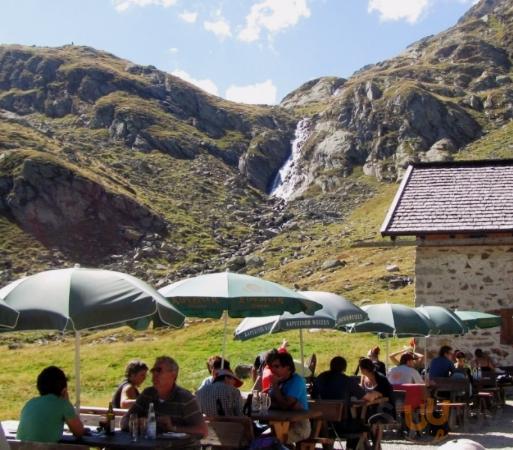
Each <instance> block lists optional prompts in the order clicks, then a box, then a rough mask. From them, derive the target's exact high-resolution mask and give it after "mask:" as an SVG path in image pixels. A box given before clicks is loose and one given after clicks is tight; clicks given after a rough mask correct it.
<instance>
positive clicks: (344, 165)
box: [282, 0, 513, 196]
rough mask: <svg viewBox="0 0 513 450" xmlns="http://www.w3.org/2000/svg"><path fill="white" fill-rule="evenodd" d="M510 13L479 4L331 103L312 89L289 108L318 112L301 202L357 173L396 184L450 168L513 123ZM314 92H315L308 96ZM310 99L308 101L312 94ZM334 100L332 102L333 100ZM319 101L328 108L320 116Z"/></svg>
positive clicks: (357, 78)
mask: <svg viewBox="0 0 513 450" xmlns="http://www.w3.org/2000/svg"><path fill="white" fill-rule="evenodd" d="M512 31H513V6H512V5H511V2H509V1H505V0H486V1H485V0H482V1H481V2H479V3H478V4H476V5H475V6H474V7H473V8H472V9H471V10H470V11H469V12H468V13H467V14H465V15H464V16H463V17H462V19H461V20H460V21H459V22H458V24H456V25H455V26H454V27H452V28H451V29H449V30H447V31H446V32H444V33H441V34H439V35H437V36H430V37H427V38H425V39H422V40H420V41H419V42H416V43H414V44H412V45H410V46H409V47H408V49H407V50H406V51H405V52H404V53H402V54H401V55H399V56H397V57H395V58H393V59H390V60H387V61H383V62H381V63H378V64H375V65H372V66H368V67H365V68H363V69H361V70H360V71H358V72H356V73H355V74H354V75H353V76H352V77H350V78H349V79H348V80H346V81H344V82H342V81H341V82H340V83H338V87H337V89H336V90H332V91H331V94H330V95H329V96H326V89H325V90H324V92H323V94H320V95H317V96H315V95H314V94H315V87H316V86H317V85H318V84H319V81H318V80H314V81H313V82H312V83H311V84H310V85H311V86H309V85H308V84H306V85H304V87H301V88H300V89H299V90H298V91H299V92H304V94H303V95H298V94H297V92H295V93H293V94H292V95H289V96H287V97H285V99H284V100H283V102H282V106H284V107H286V108H287V109H289V110H291V109H292V110H293V109H294V108H296V109H297V110H298V112H299V113H301V112H302V111H303V110H304V106H305V99H306V100H307V101H308V102H310V104H312V105H315V106H316V108H317V110H319V111H318V112H317V114H315V115H314V116H313V118H312V123H311V133H310V136H309V139H308V141H307V142H306V143H305V144H304V145H303V150H302V153H303V157H302V161H301V163H300V166H299V167H297V169H296V170H298V171H299V172H301V173H303V174H307V176H304V177H302V179H301V180H299V182H298V184H297V185H296V186H295V187H294V191H295V196H299V195H301V194H302V193H303V192H305V191H307V190H308V188H309V187H311V186H312V185H313V184H318V185H320V186H321V187H327V186H333V185H334V184H335V186H336V183H333V180H331V182H327V180H328V179H331V178H333V177H335V178H339V179H340V178H342V177H344V176H345V175H347V173H349V172H350V171H351V169H352V168H353V167H355V166H361V165H363V166H364V171H365V173H366V174H368V175H372V176H376V177H378V178H379V179H384V180H393V181H395V180H397V179H398V178H399V177H400V176H401V173H402V170H403V169H404V168H405V167H406V166H407V165H408V163H410V162H412V161H421V160H428V161H431V160H441V159H450V158H452V157H453V155H454V154H455V153H457V152H459V151H460V150H462V149H463V148H464V147H465V145H467V144H469V143H470V142H473V141H475V140H476V139H478V138H479V137H480V136H482V135H483V133H485V132H487V131H488V130H490V129H493V128H495V127H498V126H501V125H503V124H504V123H506V122H507V121H509V120H510V119H511V118H512V117H513V85H512V73H511V66H512V57H513V43H512V38H511V35H512V34H511V32H512ZM308 87H310V89H308ZM305 91H306V92H305ZM327 97H328V98H327ZM319 102H320V103H324V106H323V108H322V109H320V108H319Z"/></svg>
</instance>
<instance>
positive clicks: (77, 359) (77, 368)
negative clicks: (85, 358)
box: [75, 331, 80, 414]
mask: <svg viewBox="0 0 513 450" xmlns="http://www.w3.org/2000/svg"><path fill="white" fill-rule="evenodd" d="M75 409H76V411H77V414H80V331H75Z"/></svg>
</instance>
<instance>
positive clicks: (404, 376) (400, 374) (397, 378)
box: [387, 364, 424, 384]
mask: <svg viewBox="0 0 513 450" xmlns="http://www.w3.org/2000/svg"><path fill="white" fill-rule="evenodd" d="M387 378H388V381H390V384H410V383H415V384H423V383H424V380H423V379H422V377H421V376H420V373H419V372H417V371H416V370H415V369H414V368H413V367H409V366H407V365H406V364H401V365H400V366H397V367H394V368H393V369H390V370H389V371H388V376H387Z"/></svg>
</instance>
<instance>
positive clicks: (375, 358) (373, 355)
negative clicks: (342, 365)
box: [367, 347, 387, 375]
mask: <svg viewBox="0 0 513 450" xmlns="http://www.w3.org/2000/svg"><path fill="white" fill-rule="evenodd" d="M380 352H381V349H380V348H379V347H374V348H371V349H370V350H369V351H368V352H367V358H369V359H370V360H371V361H372V363H373V364H374V366H375V367H376V370H377V371H378V372H379V373H381V374H383V375H386V373H387V369H386V366H385V363H384V362H383V361H380V360H379V354H380Z"/></svg>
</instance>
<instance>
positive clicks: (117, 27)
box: [0, 0, 476, 104]
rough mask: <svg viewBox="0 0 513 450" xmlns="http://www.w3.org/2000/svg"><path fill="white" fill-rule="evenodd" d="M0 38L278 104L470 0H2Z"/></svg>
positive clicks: (390, 49)
mask: <svg viewBox="0 0 513 450" xmlns="http://www.w3.org/2000/svg"><path fill="white" fill-rule="evenodd" d="M1 3H2V8H1V13H0V43H3V44H14V43H17V44H26V45H38V46H60V45H64V44H70V43H71V42H73V43H74V44H77V45H89V46H92V47H95V48H97V49H102V50H106V51H108V52H111V53H113V54H115V55H117V56H119V57H122V58H126V59H128V60H131V61H133V62H135V63H138V64H152V65H154V66H156V67H157V68H159V69H161V70H165V71H166V72H170V73H173V74H175V75H177V76H180V77H182V78H184V79H186V80H187V81H190V82H192V83H194V84H197V85H198V86H200V87H202V88H203V89H205V90H208V91H209V92H211V93H214V94H216V95H219V96H221V97H224V98H228V99H230V100H235V101H242V102H246V103H268V104H274V103H278V102H279V101H280V100H281V99H282V98H283V97H284V96H285V95H286V94H287V93H289V92H290V91H292V90H293V89H295V88H297V87H298V86H300V85H301V84H302V83H304V82H305V81H308V80H311V79H313V78H317V77H320V76H327V75H330V76H340V77H346V78H347V77H349V76H350V75H351V74H352V73H353V72H354V71H355V70H357V69H359V68H360V67H362V66H364V65H366V64H370V63H375V62H378V61H381V60H384V59H387V58H390V57H392V56H394V55H397V54H398V53H400V52H401V51H402V50H404V48H405V47H406V46H407V45H409V44H411V43H412V42H414V41H416V40H418V39H420V38H422V37H424V36H427V35H430V34H436V33H438V32H440V31H442V30H445V29H446V28H448V27H450V26H452V25H454V24H455V23H456V21H457V20H458V18H459V17H460V16H461V15H462V14H463V13H464V12H465V11H466V10H467V9H468V8H470V6H471V5H472V4H473V3H476V1H475V0H2V2H1Z"/></svg>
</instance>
